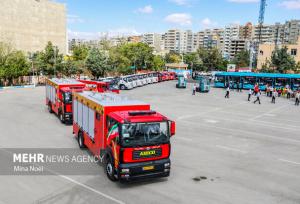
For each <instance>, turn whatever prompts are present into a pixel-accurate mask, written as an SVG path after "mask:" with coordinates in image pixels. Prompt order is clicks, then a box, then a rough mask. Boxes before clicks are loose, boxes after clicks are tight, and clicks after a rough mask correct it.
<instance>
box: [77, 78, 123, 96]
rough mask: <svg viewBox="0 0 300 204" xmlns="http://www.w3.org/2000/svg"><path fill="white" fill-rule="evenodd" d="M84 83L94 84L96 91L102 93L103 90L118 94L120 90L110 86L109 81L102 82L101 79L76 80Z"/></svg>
mask: <svg viewBox="0 0 300 204" xmlns="http://www.w3.org/2000/svg"><path fill="white" fill-rule="evenodd" d="M78 81H80V82H82V83H84V84H88V85H94V86H95V88H96V91H97V92H99V93H104V92H109V91H111V92H114V93H117V94H119V93H120V90H119V89H112V88H111V87H110V83H109V82H103V81H91V80H78Z"/></svg>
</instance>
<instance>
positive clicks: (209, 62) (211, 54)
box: [197, 48, 226, 71]
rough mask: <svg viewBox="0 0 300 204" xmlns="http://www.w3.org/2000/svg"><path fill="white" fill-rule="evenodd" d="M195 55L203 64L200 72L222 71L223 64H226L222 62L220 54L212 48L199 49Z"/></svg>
mask: <svg viewBox="0 0 300 204" xmlns="http://www.w3.org/2000/svg"><path fill="white" fill-rule="evenodd" d="M197 53H198V55H199V58H200V59H201V60H202V62H203V65H202V70H205V71H212V70H218V69H223V67H224V63H226V61H224V59H223V58H222V55H221V53H220V52H219V50H218V49H217V48H212V49H204V48H199V49H198V50H197Z"/></svg>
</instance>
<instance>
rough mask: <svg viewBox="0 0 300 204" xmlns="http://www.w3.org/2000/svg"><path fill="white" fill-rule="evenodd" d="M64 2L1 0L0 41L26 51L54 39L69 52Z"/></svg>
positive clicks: (62, 49) (59, 46)
mask: <svg viewBox="0 0 300 204" xmlns="http://www.w3.org/2000/svg"><path fill="white" fill-rule="evenodd" d="M66 21H67V20H66V7H65V5H64V4H61V3H56V2H53V1H48V0H39V1H37V0H1V6H0V41H2V42H6V43H9V44H11V45H12V46H13V48H15V49H18V50H22V51H25V52H36V51H41V50H43V49H44V48H45V46H46V45H47V43H48V42H49V41H51V42H52V43H53V44H54V45H55V46H57V47H58V49H59V51H60V52H62V53H64V54H66V52H67V23H66Z"/></svg>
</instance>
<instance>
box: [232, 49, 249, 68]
mask: <svg viewBox="0 0 300 204" xmlns="http://www.w3.org/2000/svg"><path fill="white" fill-rule="evenodd" d="M232 62H233V64H236V66H237V67H247V66H249V64H250V53H249V52H248V51H246V50H242V51H240V52H239V53H237V54H236V55H235V57H234V59H233V61H232Z"/></svg>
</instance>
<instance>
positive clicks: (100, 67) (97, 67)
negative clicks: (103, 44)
mask: <svg viewBox="0 0 300 204" xmlns="http://www.w3.org/2000/svg"><path fill="white" fill-rule="evenodd" d="M85 66H86V67H87V69H88V70H89V71H90V72H91V74H92V75H93V76H94V78H96V79H98V78H99V77H100V76H104V75H105V72H106V71H107V70H109V64H108V54H106V53H105V52H104V51H103V50H100V49H98V48H92V49H91V50H90V51H89V54H88V56H87V58H86V61H85Z"/></svg>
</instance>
